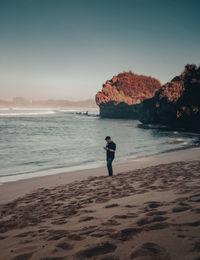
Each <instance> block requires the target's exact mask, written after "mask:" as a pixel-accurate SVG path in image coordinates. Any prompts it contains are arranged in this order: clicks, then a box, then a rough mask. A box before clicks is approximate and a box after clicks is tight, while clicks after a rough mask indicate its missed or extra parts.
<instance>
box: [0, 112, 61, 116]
mask: <svg viewBox="0 0 200 260" xmlns="http://www.w3.org/2000/svg"><path fill="white" fill-rule="evenodd" d="M55 113H56V111H40V112H33V111H30V112H29V111H26V112H24V111H23V112H19V111H16V112H14V111H12V112H9V113H0V117H6V116H34V115H35V116H36V115H50V114H55Z"/></svg>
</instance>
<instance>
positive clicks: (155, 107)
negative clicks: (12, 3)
mask: <svg viewBox="0 0 200 260" xmlns="http://www.w3.org/2000/svg"><path fill="white" fill-rule="evenodd" d="M139 120H140V121H141V122H142V123H144V124H164V125H168V126H173V127H178V128H184V129H190V130H200V67H199V68H197V67H196V65H193V64H192V65H186V66H185V70H184V72H183V73H182V74H181V75H180V76H177V77H175V78H174V79H173V80H172V81H171V82H168V83H166V84H165V85H163V86H162V87H161V88H160V89H159V90H158V91H157V92H156V93H155V96H154V97H153V98H151V99H148V100H145V101H144V102H143V103H142V105H141V109H140V113H139Z"/></svg>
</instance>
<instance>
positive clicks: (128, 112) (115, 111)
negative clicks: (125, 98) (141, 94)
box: [99, 101, 141, 119]
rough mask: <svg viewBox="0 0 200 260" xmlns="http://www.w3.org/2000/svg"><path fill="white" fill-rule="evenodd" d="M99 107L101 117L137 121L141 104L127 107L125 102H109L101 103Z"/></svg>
mask: <svg viewBox="0 0 200 260" xmlns="http://www.w3.org/2000/svg"><path fill="white" fill-rule="evenodd" d="M99 107H100V116H101V117H106V118H132V119H138V113H139V110H140V107H141V104H135V105H128V104H126V103H125V102H121V103H119V104H115V102H114V101H109V102H108V103H101V104H100V105H99Z"/></svg>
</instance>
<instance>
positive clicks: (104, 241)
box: [0, 148, 200, 260]
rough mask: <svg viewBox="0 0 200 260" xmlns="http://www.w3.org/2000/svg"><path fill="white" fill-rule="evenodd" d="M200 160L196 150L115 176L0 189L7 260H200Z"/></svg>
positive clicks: (126, 167) (58, 178) (132, 165)
mask: <svg viewBox="0 0 200 260" xmlns="http://www.w3.org/2000/svg"><path fill="white" fill-rule="evenodd" d="M199 158H200V149H198V148H196V149H195V148H193V149H190V150H185V151H178V152H174V153H170V154H165V155H162V156H158V157H156V158H146V159H145V160H144V159H138V160H130V161H129V162H127V163H124V164H120V165H116V166H115V172H116V174H115V176H114V177H107V176H106V174H107V173H106V171H105V168H98V169H90V170H87V171H80V172H77V174H76V173H67V174H64V173H63V174H58V175H53V176H47V177H41V178H34V179H29V180H24V181H18V182H13V183H8V184H5V185H2V186H0V196H1V206H0V215H1V219H0V252H1V254H0V259H6V260H9V259H12V260H26V259H31V260H37V259H39V260H57V259H58V260H59V259H74V260H76V259H77V260H80V259H81V260H82V259H99V260H118V259H120V260H126V259H137V260H142V259H143V260H149V259H151V260H158V259H159V260H165V259H172V260H177V259H187V260H190V259H191V260H198V259H200V258H199V257H200V160H199ZM75 175H76V176H75ZM92 175H93V176H92ZM72 176H73V177H72ZM73 178H74V179H73ZM14 187H15V188H14ZM20 191H21V193H20ZM9 194H10V196H9ZM6 195H7V197H6ZM2 196H4V198H5V199H4V198H2ZM14 199H15V200H14Z"/></svg>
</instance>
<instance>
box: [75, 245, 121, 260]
mask: <svg viewBox="0 0 200 260" xmlns="http://www.w3.org/2000/svg"><path fill="white" fill-rule="evenodd" d="M116 248H117V247H116V245H115V244H112V243H110V242H104V243H100V244H96V245H94V246H91V247H89V248H86V249H83V250H81V251H79V252H78V253H77V254H76V256H77V257H78V258H79V259H83V258H91V257H94V256H98V255H104V254H107V253H110V252H113V251H115V249H116Z"/></svg>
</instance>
